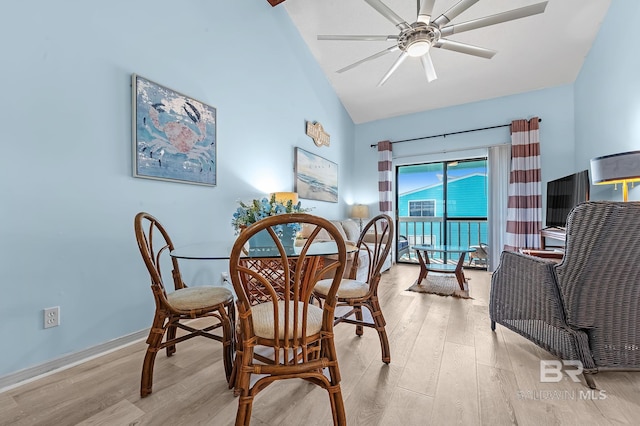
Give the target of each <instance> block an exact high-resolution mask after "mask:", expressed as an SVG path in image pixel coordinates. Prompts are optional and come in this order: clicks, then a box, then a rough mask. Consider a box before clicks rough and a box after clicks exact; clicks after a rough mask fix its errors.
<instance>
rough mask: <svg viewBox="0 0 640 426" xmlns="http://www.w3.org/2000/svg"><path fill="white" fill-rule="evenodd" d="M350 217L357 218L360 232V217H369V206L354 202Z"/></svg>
mask: <svg viewBox="0 0 640 426" xmlns="http://www.w3.org/2000/svg"><path fill="white" fill-rule="evenodd" d="M351 217H352V218H353V219H358V220H359V223H360V232H362V219H367V218H368V217H369V206H365V205H364V204H356V205H355V206H353V207H351Z"/></svg>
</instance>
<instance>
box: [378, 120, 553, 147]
mask: <svg viewBox="0 0 640 426" xmlns="http://www.w3.org/2000/svg"><path fill="white" fill-rule="evenodd" d="M541 121H542V118H538V123H540V122H541ZM509 126H511V123H509V124H500V125H498V126H490V127H482V128H479V129H471V130H461V131H459V132H451V133H443V134H441V135H433V136H422V137H420V138H413V139H403V140H401V141H393V142H391V144H392V145H393V144H394V143H402V142H413V141H419V140H422V139H431V138H446V137H447V136H451V135H459V134H461V133H470V132H479V131H481V130H491V129H498V128H500V127H509ZM377 146H378V144H377V143H374V144H371V148H375V147H377Z"/></svg>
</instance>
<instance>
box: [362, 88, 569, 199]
mask: <svg viewBox="0 0 640 426" xmlns="http://www.w3.org/2000/svg"><path fill="white" fill-rule="evenodd" d="M534 116H538V117H540V118H542V123H540V144H541V148H540V149H541V151H542V152H541V160H540V161H541V163H542V180H543V182H546V181H547V180H550V179H555V178H557V177H561V176H564V175H567V174H570V173H573V172H574V167H575V165H574V162H573V153H574V139H575V138H574V108H573V86H572V85H565V86H560V87H555V88H550V89H543V90H538V91H534V92H528V93H524V94H520V95H513V96H506V97H502V98H497V99H492V100H487V101H482V102H475V103H469V104H465V105H460V106H455V107H450V108H443V109H438V110H433V111H426V112H422V113H416V114H411V115H405V116H401V117H395V118H389V119H385V120H378V121H374V122H370V123H366V124H360V125H358V126H357V127H356V146H355V151H356V154H355V155H356V158H358V159H359V162H358V163H357V166H356V173H355V174H354V181H353V185H354V192H355V193H357V194H359V196H360V197H361V198H360V199H361V200H363V201H361V202H363V203H366V202H368V203H371V205H372V207H373V208H374V211H376V209H377V204H376V203H375V202H376V200H377V197H378V192H377V191H378V188H377V179H378V175H377V168H376V166H375V164H376V163H375V161H376V159H377V151H376V149H375V148H371V144H374V143H376V142H378V141H382V140H391V141H398V140H404V139H413V138H418V137H422V136H430V135H439V134H444V133H450V132H457V131H461V130H468V129H476V128H483V127H490V126H496V125H501V124H508V123H510V122H511V121H512V120H515V119H520V118H531V117H534ZM510 140H511V139H510V135H509V128H508V127H502V128H497V129H492V130H485V131H480V132H472V133H464V134H460V135H454V136H447V137H446V138H433V139H425V140H420V141H412V142H406V143H399V144H394V145H393V155H394V163H406V162H409V163H412V162H413V163H415V162H417V161H416V160H421V161H428V160H432V159H433V160H437V161H442V160H450V159H455V158H463V157H464V156H465V154H469V155H468V156H470V157H473V156H477V155H479V153H481V152H482V149H481V147H486V146H489V145H495V144H503V143H510ZM465 150H467V151H465ZM431 153H435V154H431ZM543 190H544V188H543Z"/></svg>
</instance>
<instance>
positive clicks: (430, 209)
mask: <svg viewBox="0 0 640 426" xmlns="http://www.w3.org/2000/svg"><path fill="white" fill-rule="evenodd" d="M435 215H436V200H411V201H409V216H422V217H424V216H427V217H435Z"/></svg>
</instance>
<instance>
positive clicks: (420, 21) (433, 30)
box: [318, 0, 548, 87]
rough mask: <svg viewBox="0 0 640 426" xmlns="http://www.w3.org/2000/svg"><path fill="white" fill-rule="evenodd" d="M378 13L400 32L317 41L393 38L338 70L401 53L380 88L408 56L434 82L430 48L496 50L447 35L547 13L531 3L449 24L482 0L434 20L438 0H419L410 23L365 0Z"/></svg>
mask: <svg viewBox="0 0 640 426" xmlns="http://www.w3.org/2000/svg"><path fill="white" fill-rule="evenodd" d="M364 1H365V2H367V3H368V4H369V6H371V7H373V8H374V9H375V10H376V11H377V12H378V13H380V14H381V15H382V16H384V17H385V18H387V19H388V20H389V21H391V22H392V23H393V24H394V25H395V26H396V28H398V29H399V30H400V34H398V35H319V36H318V40H344V41H393V42H395V43H396V44H395V45H394V46H391V47H389V48H387V49H385V50H383V51H381V52H378V53H376V54H374V55H371V56H368V57H366V58H364V59H361V60H359V61H357V62H354V63H353V64H351V65H348V66H346V67H344V68H342V69H339V70H338V71H336V72H338V73H342V72H345V71H348V70H350V69H352V68H355V67H357V66H358V65H360V64H363V63H365V62H368V61H371V60H373V59H377V58H379V57H381V56H384V55H386V54H387V53H391V52H397V51H400V52H401V53H400V56H399V57H398V58H397V59H396V61H395V62H394V63H393V65H392V66H391V68H390V69H389V71H387V73H386V74H385V75H384V76H383V77H382V80H380V82H379V83H378V87H380V86H382V85H383V84H384V83H385V82H386V81H387V80H388V79H389V77H391V74H393V73H394V72H395V71H396V70H397V69H398V67H399V66H400V64H402V62H404V60H405V59H407V57H408V56H411V57H417V58H420V61H421V62H422V65H423V67H424V70H425V73H426V75H427V81H429V82H431V81H433V80H435V79H436V78H437V75H436V70H435V68H434V66H433V62H432V60H431V55H430V54H429V50H430V49H431V48H432V47H433V48H439V49H446V50H452V51H454V52H459V53H465V54H467V55H474V56H479V57H481V58H487V59H491V58H492V57H493V55H495V54H496V53H497V52H496V51H495V50H491V49H485V48H483V47H478V46H473V45H471V44H466V43H460V42H457V41H453V40H448V39H446V38H444V37H446V36H450V35H453V34H458V33H461V32H464V31H470V30H475V29H478V28H482V27H488V26H490V25H495V24H500V23H502V22H507V21H513V20H515V19H520V18H526V17H527V16H532V15H537V14H538V13H542V12H544V10H545V8H546V7H547V3H548V2H547V1H544V2H541V3H536V4H532V5H530V6H525V7H521V8H518V9H513V10H509V11H507V12H502V13H498V14H495V15H490V16H485V17H484V18H479V19H474V20H471V21H467V22H462V23H459V24H449V23H450V22H451V21H452V20H453V19H454V18H456V17H457V16H458V15H460V14H461V13H462V12H464V11H465V10H467V9H468V8H470V7H471V6H473V5H474V4H475V3H477V2H478V1H479V0H460V2H458V3H456V4H455V5H453V6H452V7H451V8H450V9H449V10H447V11H446V12H444V13H443V14H442V15H440V16H438V17H437V18H435V19H432V16H431V14H432V12H433V5H434V3H435V0H417V1H416V3H417V9H418V18H417V20H416V22H414V23H412V24H409V23H407V22H406V21H405V20H404V19H402V18H401V17H400V16H398V15H397V14H396V13H395V12H394V11H393V10H391V9H390V8H389V7H388V6H387V5H386V4H384V3H383V2H382V1H381V0H364Z"/></svg>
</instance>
